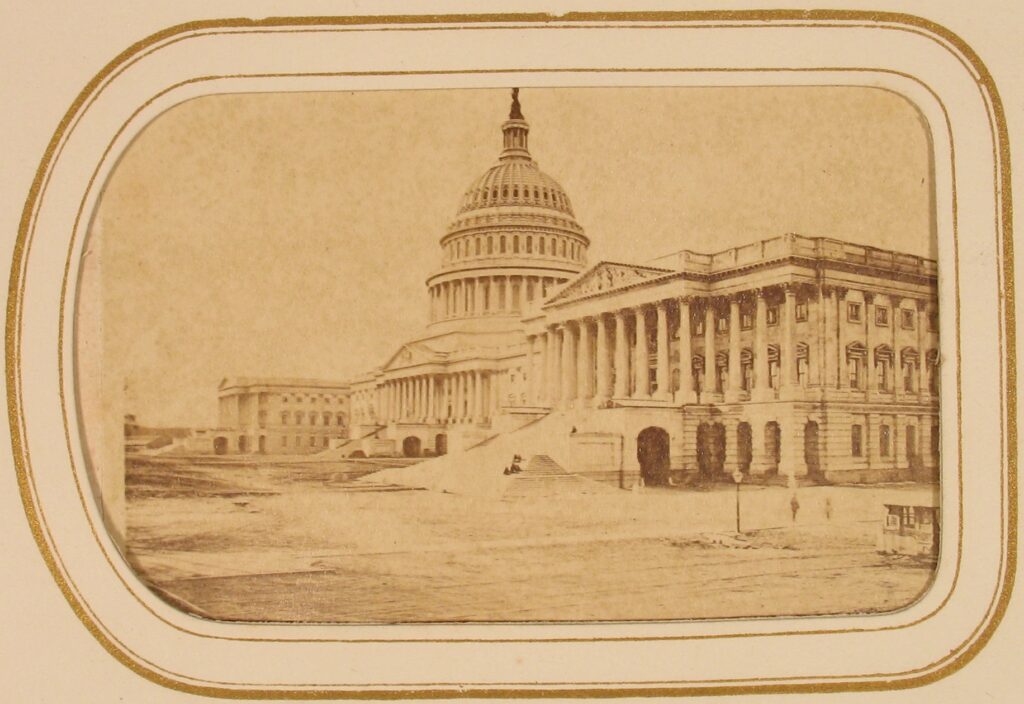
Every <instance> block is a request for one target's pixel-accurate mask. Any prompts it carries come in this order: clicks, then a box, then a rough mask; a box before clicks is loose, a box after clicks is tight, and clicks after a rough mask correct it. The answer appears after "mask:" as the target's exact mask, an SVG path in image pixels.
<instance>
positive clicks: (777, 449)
mask: <svg viewBox="0 0 1024 704" xmlns="http://www.w3.org/2000/svg"><path fill="white" fill-rule="evenodd" d="M764 455H765V462H766V463H767V465H768V466H767V468H766V469H767V471H766V473H767V474H778V473H779V460H780V459H781V458H782V430H781V429H780V428H779V424H778V423H776V422H775V421H774V420H773V421H769V422H768V423H766V424H765V426H764Z"/></svg>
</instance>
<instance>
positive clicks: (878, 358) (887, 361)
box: [875, 345, 893, 391]
mask: <svg viewBox="0 0 1024 704" xmlns="http://www.w3.org/2000/svg"><path fill="white" fill-rule="evenodd" d="M892 364H893V358H892V349H891V348H890V347H888V346H887V345H880V346H878V347H876V348H875V376H876V378H877V379H878V390H879V391H892V390H893V383H892V382H893V379H892Z"/></svg>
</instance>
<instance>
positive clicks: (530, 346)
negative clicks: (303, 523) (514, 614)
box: [189, 93, 939, 488]
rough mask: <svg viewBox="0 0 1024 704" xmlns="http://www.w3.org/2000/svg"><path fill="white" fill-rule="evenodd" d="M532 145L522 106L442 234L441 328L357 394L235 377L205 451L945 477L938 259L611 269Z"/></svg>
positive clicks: (599, 473)
mask: <svg viewBox="0 0 1024 704" xmlns="http://www.w3.org/2000/svg"><path fill="white" fill-rule="evenodd" d="M529 133H530V125H529V123H528V122H527V120H526V119H525V117H524V115H523V110H522V107H521V105H520V103H519V100H518V95H517V93H516V94H514V96H513V102H512V107H511V110H510V114H509V117H508V119H507V120H506V121H505V122H504V123H503V124H502V125H501V140H502V141H501V149H500V153H499V155H498V159H497V162H496V163H495V164H493V165H492V166H491V167H490V168H488V169H487V170H486V171H485V172H484V173H483V175H481V176H479V177H478V178H477V179H475V180H474V181H472V183H471V184H470V185H469V187H468V188H467V189H466V191H465V194H464V196H463V197H462V201H461V204H460V206H459V207H458V211H457V212H456V214H455V217H454V219H453V220H452V221H451V223H450V224H449V225H448V227H447V229H446V230H445V231H444V232H443V234H441V236H440V239H439V242H438V245H439V265H438V266H437V268H436V270H435V271H434V272H433V274H431V275H430V276H429V277H428V278H427V280H426V282H425V288H426V291H425V293H426V301H425V302H426V304H427V305H428V307H429V322H428V324H427V325H426V328H425V329H424V330H423V331H421V332H420V333H419V334H416V335H415V336H412V337H411V338H410V339H409V340H407V341H406V342H405V343H404V344H402V345H401V346H400V347H398V349H396V350H395V351H394V353H393V354H392V355H391V356H390V357H389V358H387V359H384V360H381V363H380V365H379V366H376V367H374V368H372V369H369V370H367V371H366V372H365V373H362V374H360V375H358V376H356V377H354V378H350V379H346V380H338V381H324V380H315V379H278V378H229V379H225V380H224V381H223V382H222V383H221V385H220V388H219V391H218V393H219V404H220V408H219V410H220V421H219V427H218V428H216V429H206V430H202V431H197V432H196V434H195V435H194V437H192V438H191V439H190V440H189V444H190V446H191V447H192V449H193V450H195V451H200V452H209V453H214V454H243V455H244V454H269V455H290V454H298V453H303V454H309V453H330V454H331V455H332V456H337V457H374V456H384V457H386V456H405V457H435V458H436V459H433V460H430V461H431V462H434V463H438V464H442V463H447V464H451V465H453V466H454V465H463V466H474V465H477V464H483V463H485V461H486V458H490V457H493V456H496V453H497V454H501V453H504V454H506V455H509V458H511V453H515V454H519V455H521V456H522V457H523V461H524V462H527V463H528V462H531V461H537V460H543V461H545V462H549V463H553V464H555V465H558V466H560V467H562V468H563V469H564V470H565V471H568V472H571V473H574V474H577V475H580V476H582V477H586V478H589V479H593V480H597V481H600V482H603V483H607V484H610V485H613V486H618V487H621V488H629V487H633V486H637V485H657V484H685V483H691V482H694V481H705V480H706V481H713V480H715V479H719V478H726V477H728V476H729V475H731V474H735V473H739V474H741V475H743V477H745V478H746V480H747V481H763V482H772V481H776V480H777V481H790V482H792V481H794V480H799V481H801V482H819V481H820V482H861V483H874V482H888V481H894V480H908V479H916V480H934V479H935V478H936V477H937V471H938V454H939V424H938V410H939V409H938V398H939V396H938V392H939V388H938V384H939V374H938V367H939V355H938V308H937V305H938V302H937V269H936V262H935V261H934V260H931V259H926V258H922V257H919V256H914V255H910V254H904V253H900V252H895V251H887V250H882V249H878V248H875V247H870V246H864V245H859V244H853V243H850V242H844V241H839V240H835V239H829V238H824V237H816V236H814V233H805V234H792V233H779V236H778V237H775V238H772V239H765V240H759V241H752V242H750V243H749V244H746V245H744V246H739V247H735V248H731V249H725V250H723V251H716V252H696V251H691V250H690V249H687V248H686V245H687V236H686V233H685V232H680V233H679V238H678V239H679V249H678V250H677V251H675V252H671V253H668V254H665V255H663V256H660V257H658V258H656V259H653V260H650V261H645V262H643V263H629V262H613V261H599V262H591V261H590V260H589V258H588V250H589V248H590V245H591V241H590V239H589V238H588V237H587V234H586V232H585V230H584V227H583V225H582V224H581V223H580V222H579V221H578V220H577V216H576V213H575V212H574V209H573V206H572V201H571V199H570V197H569V195H568V194H567V193H566V192H565V191H564V189H563V188H562V187H561V186H560V185H559V183H558V182H557V181H556V180H555V179H554V178H552V177H551V176H549V175H548V174H546V173H544V172H543V171H541V170H540V168H539V167H538V165H537V163H536V162H535V161H534V159H533V157H532V156H531V152H530V149H529V139H528V138H529ZM607 177H608V175H607V174H594V178H607ZM635 236H636V237H637V238H642V234H641V233H637V234H636V235H635ZM490 469H492V470H493V469H497V470H498V471H500V469H501V468H500V467H497V468H495V467H491V468H490ZM481 471H485V469H482V470H481Z"/></svg>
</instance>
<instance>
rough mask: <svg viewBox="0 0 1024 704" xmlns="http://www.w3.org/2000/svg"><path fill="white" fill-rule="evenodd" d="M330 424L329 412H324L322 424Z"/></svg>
mask: <svg viewBox="0 0 1024 704" xmlns="http://www.w3.org/2000/svg"><path fill="white" fill-rule="evenodd" d="M330 424H331V414H330V413H324V425H330Z"/></svg>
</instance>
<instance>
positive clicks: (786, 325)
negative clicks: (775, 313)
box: [779, 284, 796, 395]
mask: <svg viewBox="0 0 1024 704" xmlns="http://www.w3.org/2000/svg"><path fill="white" fill-rule="evenodd" d="M782 290H783V296H784V298H783V302H782V305H781V307H780V309H779V323H780V325H781V328H782V340H781V344H780V345H779V386H780V395H782V394H787V395H791V394H792V393H793V386H794V382H793V379H794V377H795V376H796V342H795V340H794V339H793V327H794V323H793V318H794V316H795V311H796V288H795V287H794V286H793V285H791V284H787V285H785V286H783V287H782Z"/></svg>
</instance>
